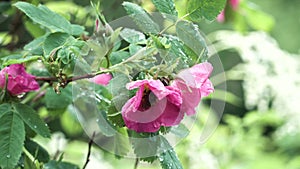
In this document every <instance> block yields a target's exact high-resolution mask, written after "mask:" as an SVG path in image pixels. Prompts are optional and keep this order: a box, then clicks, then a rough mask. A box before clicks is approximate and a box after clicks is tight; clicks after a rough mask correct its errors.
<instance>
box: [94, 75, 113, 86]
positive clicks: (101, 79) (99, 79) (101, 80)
mask: <svg viewBox="0 0 300 169" xmlns="http://www.w3.org/2000/svg"><path fill="white" fill-rule="evenodd" d="M111 79H112V75H111V74H109V73H104V74H100V75H97V76H95V77H93V78H92V79H90V80H91V81H92V82H94V83H96V84H98V85H103V86H106V85H108V83H109V81H110V80H111Z"/></svg>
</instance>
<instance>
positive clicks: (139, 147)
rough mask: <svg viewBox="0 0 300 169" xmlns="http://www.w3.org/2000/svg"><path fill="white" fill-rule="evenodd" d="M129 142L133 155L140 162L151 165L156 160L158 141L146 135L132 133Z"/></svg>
mask: <svg viewBox="0 0 300 169" xmlns="http://www.w3.org/2000/svg"><path fill="white" fill-rule="evenodd" d="M131 134H132V135H131V137H130V141H131V143H132V145H133V149H134V153H135V155H136V156H137V157H138V158H140V160H142V161H146V162H150V163H152V162H153V161H154V160H156V159H157V156H156V155H157V151H158V149H159V147H160V144H161V143H160V139H159V137H157V136H152V135H149V134H148V133H136V132H134V131H132V133H131Z"/></svg>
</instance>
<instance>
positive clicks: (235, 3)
mask: <svg viewBox="0 0 300 169" xmlns="http://www.w3.org/2000/svg"><path fill="white" fill-rule="evenodd" d="M228 4H229V6H230V7H231V8H232V10H234V11H236V10H237V9H238V7H239V5H240V0H229V1H228ZM217 21H218V22H224V21H225V9H224V10H222V12H221V13H220V14H219V15H218V16H217Z"/></svg>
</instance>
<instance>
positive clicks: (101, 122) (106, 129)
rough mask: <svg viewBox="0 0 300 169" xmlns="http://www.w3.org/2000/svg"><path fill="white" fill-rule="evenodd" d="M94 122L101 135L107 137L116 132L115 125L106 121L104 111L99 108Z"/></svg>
mask: <svg viewBox="0 0 300 169" xmlns="http://www.w3.org/2000/svg"><path fill="white" fill-rule="evenodd" d="M96 122H97V124H98V126H99V129H100V131H101V132H102V133H103V135H105V136H107V137H111V136H114V135H115V134H116V130H115V127H114V126H113V125H112V124H111V123H110V121H108V119H107V115H106V112H105V111H101V110H100V113H99V116H98V117H97V119H96Z"/></svg>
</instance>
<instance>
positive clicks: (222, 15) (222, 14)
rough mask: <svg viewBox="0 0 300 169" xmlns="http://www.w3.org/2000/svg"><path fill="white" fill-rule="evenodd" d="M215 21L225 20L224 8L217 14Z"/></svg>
mask: <svg viewBox="0 0 300 169" xmlns="http://www.w3.org/2000/svg"><path fill="white" fill-rule="evenodd" d="M217 21H218V22H220V23H222V22H225V11H224V10H223V11H222V12H221V13H220V14H219V15H218V16H217Z"/></svg>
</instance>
